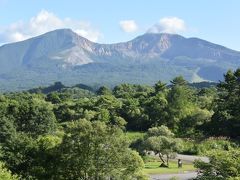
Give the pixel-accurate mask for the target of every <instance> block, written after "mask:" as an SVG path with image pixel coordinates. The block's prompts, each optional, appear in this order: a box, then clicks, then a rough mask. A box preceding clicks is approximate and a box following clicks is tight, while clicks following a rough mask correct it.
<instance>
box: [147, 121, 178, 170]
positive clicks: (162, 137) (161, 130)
mask: <svg viewBox="0 0 240 180" xmlns="http://www.w3.org/2000/svg"><path fill="white" fill-rule="evenodd" d="M173 136H174V134H173V133H172V132H171V131H170V130H169V129H168V128H167V127H166V126H163V125H162V126H160V127H153V128H150V129H149V130H148V132H147V138H146V140H145V141H144V146H145V149H146V150H148V151H153V152H154V153H155V155H158V156H159V158H160V160H161V161H162V164H161V165H160V167H168V166H169V163H168V162H169V158H170V157H171V156H172V155H174V153H175V152H177V151H178V150H179V149H180V148H181V146H180V144H181V143H180V141H179V140H178V139H175V138H174V137H173ZM164 155H166V162H165V160H164Z"/></svg>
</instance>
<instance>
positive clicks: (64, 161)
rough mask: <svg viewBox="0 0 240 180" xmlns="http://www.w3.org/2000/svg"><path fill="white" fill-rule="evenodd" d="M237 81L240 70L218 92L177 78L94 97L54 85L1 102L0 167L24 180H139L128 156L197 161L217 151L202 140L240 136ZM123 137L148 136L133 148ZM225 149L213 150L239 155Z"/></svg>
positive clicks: (138, 163)
mask: <svg viewBox="0 0 240 180" xmlns="http://www.w3.org/2000/svg"><path fill="white" fill-rule="evenodd" d="M239 79H240V69H238V70H236V71H235V72H232V71H229V72H227V74H226V75H225V81H223V82H221V83H219V85H218V86H217V88H215V87H214V86H213V87H212V86H211V87H208V88H194V87H192V86H190V85H189V84H188V83H187V82H186V81H185V80H184V79H183V78H182V77H181V76H180V77H176V78H175V79H173V80H172V81H171V84H170V85H166V84H164V83H162V82H160V81H159V82H157V83H156V84H155V85H154V86H153V87H152V86H146V85H131V84H121V85H118V86H116V87H115V88H113V89H109V88H108V87H100V88H99V89H98V90H97V91H96V92H93V90H92V89H89V88H88V87H85V86H83V85H81V86H79V87H78V86H75V87H73V88H66V87H65V86H63V85H62V84H61V83H55V85H54V86H51V87H48V88H40V89H34V90H31V91H30V92H21V93H8V94H2V95H0V145H1V151H0V161H1V162H3V163H4V166H1V167H2V169H3V172H4V173H10V171H11V172H12V173H13V174H16V175H18V176H19V177H21V178H23V179H78V178H81V179H103V178H115V179H134V178H137V179H141V178H144V175H143V174H142V173H141V170H142V168H143V162H142V159H141V157H140V156H139V155H138V153H137V152H136V151H134V150H132V149H135V150H137V151H139V153H141V154H142V152H143V151H144V150H153V151H155V153H156V154H160V156H159V157H160V158H162V156H161V155H166V156H167V157H169V156H170V155H171V154H173V153H175V152H185V153H188V154H201V153H204V152H205V150H206V151H208V149H209V150H211V149H214V148H213V147H215V146H214V145H213V144H212V143H209V142H211V140H210V139H207V140H205V139H206V138H208V137H209V136H216V137H217V136H226V137H230V138H235V139H237V138H238V137H239V136H240V134H239V128H240V111H239V109H240V106H239V102H240V81H239ZM128 131H141V132H146V135H142V136H141V138H139V139H137V140H132V139H131V142H130V141H129V140H128V138H127V136H126V133H125V132H128ZM177 138H184V141H179V140H178V139H177ZM193 140H194V142H203V144H204V145H203V146H202V147H201V146H199V145H196V144H197V143H195V144H194V143H191V141H193ZM226 141H227V142H226ZM226 141H225V140H224V141H222V140H220V141H216V144H217V145H216V148H215V149H217V150H225V151H229V150H231V149H232V148H235V147H236V145H232V143H231V142H229V141H228V140H226ZM228 142H229V144H228ZM130 143H131V144H130ZM180 145H181V146H182V148H179V147H180ZM130 147H131V148H132V149H131V148H130ZM163 163H165V161H164V160H163ZM6 168H8V169H9V171H8V170H5V169H6ZM6 176H9V178H15V176H12V175H11V173H10V174H9V175H6ZM16 178H17V177H16Z"/></svg>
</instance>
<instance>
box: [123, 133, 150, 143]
mask: <svg viewBox="0 0 240 180" xmlns="http://www.w3.org/2000/svg"><path fill="white" fill-rule="evenodd" d="M145 134H146V133H144V132H126V135H127V137H128V139H129V140H130V141H131V142H133V141H136V140H137V139H141V138H143V137H144V135H145Z"/></svg>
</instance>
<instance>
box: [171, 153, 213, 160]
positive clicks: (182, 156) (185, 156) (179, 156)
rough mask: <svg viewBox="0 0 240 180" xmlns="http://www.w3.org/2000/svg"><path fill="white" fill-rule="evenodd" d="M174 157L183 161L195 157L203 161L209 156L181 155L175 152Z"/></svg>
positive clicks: (194, 158)
mask: <svg viewBox="0 0 240 180" xmlns="http://www.w3.org/2000/svg"><path fill="white" fill-rule="evenodd" d="M176 159H181V160H184V161H189V162H193V161H194V160H196V159H200V160H202V161H203V162H209V158H208V157H203V156H191V155H183V154H177V157H176Z"/></svg>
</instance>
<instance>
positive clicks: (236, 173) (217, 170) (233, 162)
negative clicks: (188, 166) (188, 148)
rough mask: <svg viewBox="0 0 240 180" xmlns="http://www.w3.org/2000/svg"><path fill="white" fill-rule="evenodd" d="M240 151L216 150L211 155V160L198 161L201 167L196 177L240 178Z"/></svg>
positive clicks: (223, 179) (229, 179) (202, 179)
mask: <svg viewBox="0 0 240 180" xmlns="http://www.w3.org/2000/svg"><path fill="white" fill-rule="evenodd" d="M239 157H240V151H239V150H230V151H215V152H214V153H212V154H211V155H210V157H209V158H210V162H208V163H206V162H202V161H196V162H195V167H197V168H198V169H199V174H198V176H197V178H196V179H198V180H205V179H216V180H234V179H235V180H238V179H239V178H240V165H239V164H240V158H239Z"/></svg>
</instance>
